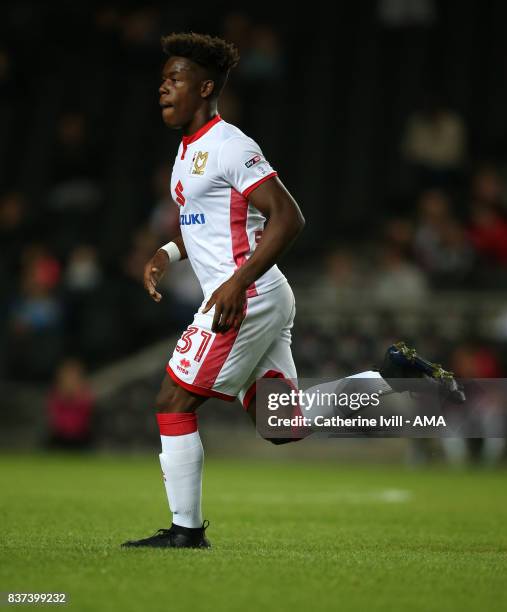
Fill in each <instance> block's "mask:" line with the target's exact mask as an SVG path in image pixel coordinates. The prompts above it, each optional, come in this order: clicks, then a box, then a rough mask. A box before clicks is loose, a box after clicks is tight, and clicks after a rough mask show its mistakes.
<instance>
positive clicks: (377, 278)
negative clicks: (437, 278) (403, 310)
mask: <svg viewBox="0 0 507 612" xmlns="http://www.w3.org/2000/svg"><path fill="white" fill-rule="evenodd" d="M380 261H381V265H380V269H379V270H376V271H375V273H374V275H373V277H372V279H371V299H372V300H373V301H374V302H376V303H377V304H379V305H382V306H387V307H390V306H392V307H396V306H399V305H400V304H410V303H412V304H416V303H419V302H420V301H421V300H423V299H424V298H425V297H426V296H427V294H428V285H427V282H426V279H425V277H424V274H423V273H422V272H421V270H420V269H419V268H417V267H416V266H414V265H413V264H411V263H410V262H409V261H408V259H407V258H406V257H405V256H404V255H403V253H402V251H401V250H400V249H399V247H397V246H395V245H392V244H389V243H387V244H385V245H384V246H383V247H382V253H381V260H380Z"/></svg>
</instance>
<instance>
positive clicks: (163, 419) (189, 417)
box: [157, 412, 197, 436]
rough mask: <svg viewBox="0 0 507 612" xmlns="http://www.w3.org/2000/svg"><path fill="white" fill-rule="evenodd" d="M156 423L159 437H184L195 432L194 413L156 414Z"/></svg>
mask: <svg viewBox="0 0 507 612" xmlns="http://www.w3.org/2000/svg"><path fill="white" fill-rule="evenodd" d="M157 422H158V428H159V430H160V435H161V436H184V435H186V434H189V433H193V432H194V431H197V415H196V413H195V412H174V413H167V412H158V413H157Z"/></svg>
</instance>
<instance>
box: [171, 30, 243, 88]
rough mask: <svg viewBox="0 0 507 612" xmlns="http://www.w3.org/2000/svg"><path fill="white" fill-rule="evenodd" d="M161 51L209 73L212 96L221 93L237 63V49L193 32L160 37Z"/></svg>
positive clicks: (213, 38) (219, 40)
mask: <svg viewBox="0 0 507 612" xmlns="http://www.w3.org/2000/svg"><path fill="white" fill-rule="evenodd" d="M161 43H162V49H163V50H164V53H165V54H166V55H167V56H169V57H173V56H178V57H186V58H187V59H189V60H192V61H193V62H195V63H196V64H198V65H199V66H202V67H203V68H205V69H206V70H208V71H209V72H210V73H211V76H212V78H213V80H214V81H215V91H214V93H213V95H214V96H218V95H219V94H220V92H221V91H222V89H223V87H224V85H225V83H226V81H227V77H228V76H229V71H230V70H231V68H234V67H235V66H237V64H238V62H239V52H238V49H237V48H236V47H235V45H233V44H232V43H228V42H226V41H225V40H223V39H222V38H218V37H216V36H209V35H208V34H196V33H195V32H181V33H179V34H176V33H173V34H169V35H168V36H162V39H161Z"/></svg>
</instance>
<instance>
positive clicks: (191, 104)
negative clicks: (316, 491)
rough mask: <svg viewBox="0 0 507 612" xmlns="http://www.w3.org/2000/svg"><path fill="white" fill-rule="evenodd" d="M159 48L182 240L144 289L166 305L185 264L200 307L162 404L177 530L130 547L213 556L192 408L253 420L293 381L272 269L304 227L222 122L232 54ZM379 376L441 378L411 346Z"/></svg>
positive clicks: (289, 301)
mask: <svg viewBox="0 0 507 612" xmlns="http://www.w3.org/2000/svg"><path fill="white" fill-rule="evenodd" d="M162 47H163V50H164V52H165V53H166V55H167V56H168V59H167V61H166V63H165V65H164V67H163V71H162V82H161V85H160V89H159V93H160V107H161V110H162V119H163V121H164V123H165V125H166V126H167V127H168V128H171V129H180V130H182V132H183V137H182V140H181V143H180V145H179V148H178V153H177V156H176V159H175V162H174V167H173V171H172V178H171V194H172V197H173V199H174V201H175V202H176V203H177V205H178V206H179V207H180V225H181V234H179V235H178V236H176V237H175V238H174V240H173V241H172V242H170V243H169V244H166V245H165V246H163V247H162V248H160V249H159V250H158V251H157V252H156V253H155V255H154V256H153V258H152V259H151V260H150V261H149V262H148V263H147V264H146V267H145V274H144V286H145V288H146V290H147V291H148V293H149V294H150V296H151V297H152V298H153V299H154V300H155V301H156V302H160V300H161V299H162V296H161V295H160V293H159V292H158V291H157V283H158V281H159V280H160V278H161V277H162V275H163V274H164V273H165V272H166V270H167V268H168V267H169V266H170V265H173V264H174V263H175V262H177V261H179V260H180V259H184V258H187V257H188V259H189V260H190V262H191V264H192V268H193V270H194V272H195V274H196V275H197V278H198V279H199V282H200V284H201V287H202V290H203V293H204V301H203V303H202V305H201V307H200V308H199V309H198V311H197V313H196V314H195V316H194V320H193V321H192V323H191V324H190V325H189V326H188V327H187V329H186V330H185V331H184V332H183V334H182V335H181V338H180V339H179V341H178V343H177V345H176V347H175V349H174V352H173V355H172V357H171V359H170V361H169V363H168V364H167V368H166V369H167V374H166V375H165V378H164V380H163V382H162V386H161V389H160V392H159V394H158V396H157V398H156V402H155V404H156V410H157V421H158V425H159V429H160V437H161V441H162V452H161V453H160V463H161V466H162V472H163V476H164V481H165V487H166V492H167V497H168V500H169V506H170V509H171V511H172V525H171V527H170V528H169V529H160V530H159V531H158V532H157V533H156V534H154V535H153V536H151V537H148V538H144V539H141V540H134V541H128V542H125V543H124V544H123V546H128V547H140V546H148V547H167V548H186V547H187V548H208V547H209V546H210V543H209V541H208V540H207V538H206V537H205V533H204V532H205V529H206V527H207V524H206V523H207V522H203V519H202V514H201V480H202V466H203V447H202V444H201V439H200V437H199V431H198V427H197V416H196V410H197V408H199V407H200V406H201V404H203V403H204V402H205V401H206V400H207V399H208V398H209V397H218V398H221V399H224V400H228V401H232V400H234V399H235V398H236V397H237V398H239V400H240V401H241V402H242V404H243V406H244V408H245V409H246V410H247V412H248V414H249V415H250V416H251V417H252V419H253V421H254V422H255V415H256V383H255V381H256V379H258V378H263V377H270V378H279V379H296V378H297V374H296V368H295V365H294V361H293V359H292V354H291V348H290V345H291V328H292V325H293V321H294V314H295V301H294V295H293V293H292V290H291V288H290V285H289V283H288V282H287V279H286V278H285V276H284V275H283V274H282V272H281V271H280V270H279V268H278V267H277V265H276V264H277V261H278V260H279V258H280V256H281V255H282V254H283V253H284V252H285V251H286V250H287V249H288V248H289V247H290V245H291V244H292V243H293V241H294V240H295V239H296V237H297V236H298V234H299V233H300V232H301V230H302V229H303V227H304V225H305V221H304V219H303V215H302V214H301V210H300V208H299V206H298V204H297V203H296V201H295V200H294V198H293V197H292V196H291V194H290V193H289V192H288V190H287V189H286V188H285V186H284V185H283V183H282V181H281V180H280V179H279V177H278V175H277V172H276V171H275V170H273V168H272V167H271V165H270V164H269V162H268V161H267V160H266V158H265V157H264V155H263V153H262V150H261V148H260V147H259V145H258V144H257V143H256V142H255V141H254V140H252V139H251V138H249V137H248V136H246V135H245V134H244V133H243V132H242V131H241V130H240V129H239V128H237V127H236V126H234V125H231V124H230V123H227V122H226V121H224V120H223V119H222V118H221V117H220V115H219V113H218V101H219V96H220V93H221V91H222V90H223V88H224V85H225V83H226V81H227V77H228V74H229V71H230V70H231V69H232V68H234V67H235V66H236V65H237V63H238V61H239V55H238V52H237V49H236V48H235V47H234V46H233V45H232V44H229V43H227V42H225V41H224V40H222V39H220V38H214V37H211V36H208V35H202V34H195V33H181V34H171V35H170V36H166V37H164V38H163V39H162ZM382 374H383V375H384V376H389V377H392V378H395V379H398V381H399V379H401V378H403V377H412V378H414V377H418V376H426V377H428V378H432V379H434V380H435V379H438V378H439V377H438V375H436V369H435V367H434V366H433V364H430V363H429V362H426V361H424V360H422V359H421V358H419V357H418V356H417V355H416V354H415V351H413V350H409V349H407V348H406V347H405V346H404V345H399V346H396V345H394V346H392V347H390V349H388V352H387V355H386V360H385V362H384V369H382V368H381V370H380V372H378V371H371V372H365V373H362V374H361V375H358V376H365V377H370V378H377V379H378V381H379V383H380V384H382V385H384V388H386V389H391V387H389V384H388V383H387V382H385V381H384V380H383V378H382ZM449 380H452V381H453V382H454V379H449V377H447V381H449ZM393 387H394V388H395V390H396V391H398V390H406V389H405V388H403V385H402V384H399V386H394V385H393ZM454 391H455V392H457V390H456V389H454ZM272 441H273V442H275V443H280V442H282V441H281V440H279V439H278V440H272ZM283 441H286V442H289V441H291V440H290V439H289V440H283Z"/></svg>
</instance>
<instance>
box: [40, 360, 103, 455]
mask: <svg viewBox="0 0 507 612" xmlns="http://www.w3.org/2000/svg"><path fill="white" fill-rule="evenodd" d="M94 405H95V400H94V397H93V393H92V391H91V389H90V386H89V384H88V382H87V380H86V378H85V374H84V369H83V365H82V363H81V362H80V361H78V360H76V359H66V360H64V361H63V362H62V363H61V364H60V366H59V367H58V370H57V372H56V376H55V382H54V385H53V387H52V388H51V390H50V391H49V394H48V397H47V415H48V430H49V431H48V433H49V440H48V442H49V446H50V447H51V448H60V449H66V450H71V449H76V450H79V449H85V448H88V447H89V446H90V444H91V443H92V433H93V432H92V416H93V410H94Z"/></svg>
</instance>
